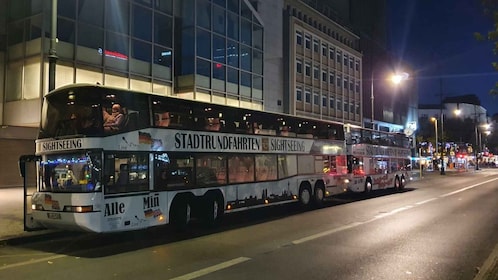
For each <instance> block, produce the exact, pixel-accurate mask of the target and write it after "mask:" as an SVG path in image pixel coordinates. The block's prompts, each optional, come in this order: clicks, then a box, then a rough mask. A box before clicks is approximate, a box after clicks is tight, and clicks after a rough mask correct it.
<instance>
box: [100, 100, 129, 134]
mask: <svg viewBox="0 0 498 280" xmlns="http://www.w3.org/2000/svg"><path fill="white" fill-rule="evenodd" d="M104 118H106V115H105V114H104ZM124 118H125V116H124V114H123V112H122V111H121V105H119V104H118V103H115V104H114V105H112V114H111V115H110V116H109V117H107V119H106V120H104V130H105V131H117V130H119V129H120V128H121V125H122V123H123V121H124Z"/></svg>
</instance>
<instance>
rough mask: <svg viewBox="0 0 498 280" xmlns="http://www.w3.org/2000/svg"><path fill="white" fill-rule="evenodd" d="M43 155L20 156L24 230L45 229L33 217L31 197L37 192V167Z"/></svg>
mask: <svg viewBox="0 0 498 280" xmlns="http://www.w3.org/2000/svg"><path fill="white" fill-rule="evenodd" d="M40 160H41V157H39V156H35V155H23V156H21V157H20V158H19V171H20V173H21V177H22V178H23V190H24V211H23V213H24V230H25V231H35V230H40V229H44V228H43V227H42V226H41V225H40V224H38V223H36V222H35V221H33V219H32V210H31V198H32V197H33V193H34V192H36V190H37V189H36V182H37V180H38V178H37V167H38V166H39V164H40Z"/></svg>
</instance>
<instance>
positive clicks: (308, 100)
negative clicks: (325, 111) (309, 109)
mask: <svg viewBox="0 0 498 280" xmlns="http://www.w3.org/2000/svg"><path fill="white" fill-rule="evenodd" d="M304 95H305V101H306V103H311V90H310V89H309V88H307V89H305V90H304Z"/></svg>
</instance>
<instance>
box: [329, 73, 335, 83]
mask: <svg viewBox="0 0 498 280" xmlns="http://www.w3.org/2000/svg"><path fill="white" fill-rule="evenodd" d="M334 80H335V78H334V73H329V83H330V84H331V85H333V84H334Z"/></svg>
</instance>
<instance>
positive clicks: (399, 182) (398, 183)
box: [394, 176, 401, 191]
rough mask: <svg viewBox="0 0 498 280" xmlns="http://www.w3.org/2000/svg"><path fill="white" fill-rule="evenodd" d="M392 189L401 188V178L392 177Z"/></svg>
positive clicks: (397, 189)
mask: <svg viewBox="0 0 498 280" xmlns="http://www.w3.org/2000/svg"><path fill="white" fill-rule="evenodd" d="M394 190H395V191H399V190H401V180H400V179H399V177H398V176H396V177H395V178H394Z"/></svg>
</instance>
